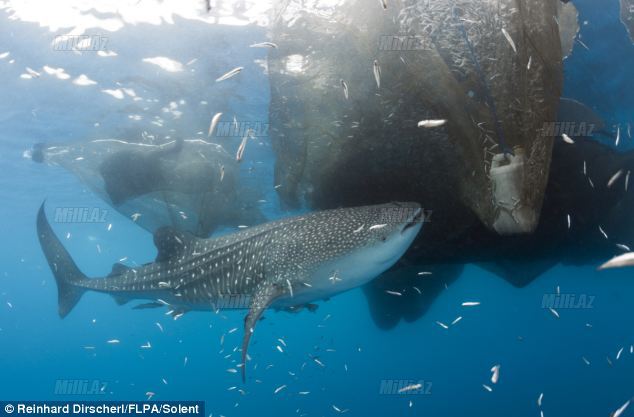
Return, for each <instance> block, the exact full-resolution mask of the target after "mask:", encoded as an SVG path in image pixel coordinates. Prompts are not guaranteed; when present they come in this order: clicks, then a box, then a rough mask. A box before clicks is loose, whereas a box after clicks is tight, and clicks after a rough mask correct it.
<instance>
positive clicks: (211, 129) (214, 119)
mask: <svg viewBox="0 0 634 417" xmlns="http://www.w3.org/2000/svg"><path fill="white" fill-rule="evenodd" d="M220 116H222V113H216V114H214V117H212V118H211V123H209V132H208V133H207V137H211V135H212V134H213V133H214V130H216V126H217V125H218V121H219V120H220Z"/></svg>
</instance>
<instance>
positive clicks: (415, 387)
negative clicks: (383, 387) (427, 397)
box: [398, 384, 423, 394]
mask: <svg viewBox="0 0 634 417" xmlns="http://www.w3.org/2000/svg"><path fill="white" fill-rule="evenodd" d="M422 386H423V385H422V384H411V385H408V386H406V387H403V388H401V389H400V390H398V393H399V394H401V393H403V392H407V391H415V390H417V389H420V388H421V387H422Z"/></svg>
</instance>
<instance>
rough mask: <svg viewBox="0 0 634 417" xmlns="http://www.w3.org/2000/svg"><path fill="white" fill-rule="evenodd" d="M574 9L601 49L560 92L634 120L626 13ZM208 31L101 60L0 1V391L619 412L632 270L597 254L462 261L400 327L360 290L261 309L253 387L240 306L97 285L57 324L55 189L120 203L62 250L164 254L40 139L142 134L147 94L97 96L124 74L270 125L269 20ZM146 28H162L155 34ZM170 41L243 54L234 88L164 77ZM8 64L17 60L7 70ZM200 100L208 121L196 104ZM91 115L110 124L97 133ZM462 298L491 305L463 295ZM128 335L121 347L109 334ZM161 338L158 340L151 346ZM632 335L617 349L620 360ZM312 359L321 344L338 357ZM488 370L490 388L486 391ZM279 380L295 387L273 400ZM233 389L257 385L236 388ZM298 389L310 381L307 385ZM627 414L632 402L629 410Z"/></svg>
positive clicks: (228, 405) (227, 402)
mask: <svg viewBox="0 0 634 417" xmlns="http://www.w3.org/2000/svg"><path fill="white" fill-rule="evenodd" d="M576 4H577V7H578V8H579V10H580V12H581V21H582V22H583V21H584V20H587V21H588V24H587V25H583V26H582V29H581V34H582V39H583V41H584V42H585V43H586V44H587V45H588V46H589V47H590V50H589V51H587V50H585V49H583V48H582V47H581V46H580V45H576V46H575V51H574V53H573V55H572V56H571V57H570V58H569V59H567V60H566V61H565V89H564V90H565V92H564V95H565V96H567V97H573V98H576V99H579V100H581V101H583V102H585V103H588V104H590V105H591V106H592V107H593V108H595V110H597V112H598V113H600V114H601V115H602V116H603V117H604V118H605V119H606V121H607V123H608V125H616V124H621V125H624V124H626V123H628V122H630V123H631V122H632V117H631V116H632V114H634V96H633V94H632V93H634V77H632V74H633V73H634V71H633V70H632V69H633V68H634V46H633V45H632V44H631V42H630V40H629V39H628V38H627V33H626V32H625V30H624V28H623V27H622V25H621V24H620V22H619V21H618V3H617V2H616V1H613V0H610V1H605V2H600V3H599V2H597V1H596V0H594V1H593V0H579V1H576ZM209 30H210V29H209V28H208V27H205V25H202V24H201V23H198V22H195V21H187V20H185V19H176V20H175V22H174V24H171V25H161V26H155V25H154V26H149V25H145V26H144V25H129V26H126V27H125V28H124V29H122V30H120V31H118V32H112V33H109V36H110V42H109V43H110V47H111V48H112V49H113V50H116V51H117V52H118V54H119V56H118V57H117V60H116V61H108V58H100V59H98V60H97V59H96V58H95V57H94V56H90V57H86V56H76V55H73V54H72V53H61V52H56V51H53V50H52V49H51V48H50V41H51V39H52V37H53V36H54V33H53V32H50V31H49V30H48V29H47V28H43V27H40V26H38V25H37V24H34V23H26V22H21V21H19V20H13V19H9V18H8V13H7V12H6V11H2V10H0V53H2V52H5V51H10V52H11V55H10V57H8V58H5V59H3V60H0V77H1V79H2V87H1V88H0V92H1V99H0V124H1V126H2V129H0V168H1V172H0V225H1V226H0V248H1V250H0V400H15V399H32V400H36V399H37V400H62V399H82V400H87V399H100V400H101V399H107V400H118V399H125V400H141V399H145V398H146V392H148V391H150V392H154V393H155V397H154V399H161V400H178V399H180V400H186V399H187V400H204V401H205V402H206V407H207V414H213V415H214V416H217V415H225V416H252V415H280V416H286V415H309V416H329V415H337V414H339V413H338V412H337V411H336V410H335V409H334V408H333V405H335V406H336V407H338V408H339V409H341V410H344V409H348V410H349V411H347V412H346V415H349V416H369V415H372V416H374V415H387V416H391V415H400V416H410V415H411V416H441V415H442V416H457V415H486V416H517V417H520V416H538V415H539V408H538V407H537V398H538V396H539V394H540V393H542V392H543V393H544V399H543V405H542V409H543V411H544V414H545V416H548V417H550V416H602V415H603V416H607V415H609V413H610V412H612V411H614V410H616V409H617V408H618V407H619V406H621V405H622V404H623V403H624V402H625V401H626V400H628V399H629V398H631V397H632V396H633V395H634V355H631V354H630V353H629V347H630V345H631V344H634V334H633V333H632V329H634V306H632V300H633V297H634V282H633V281H632V271H631V270H618V271H607V272H600V273H599V272H596V271H595V266H587V267H582V268H578V267H569V266H557V267H556V268H553V269H552V270H550V271H548V272H547V273H546V274H544V275H543V276H541V277H540V278H539V279H537V280H536V281H534V282H533V283H532V284H530V285H529V286H527V287H526V288H521V289H518V288H514V287H512V286H510V285H509V284H507V283H506V282H505V281H503V280H501V279H499V278H497V277H496V276H494V275H492V274H489V273H487V272H485V271H483V270H481V269H479V268H477V267H475V266H467V267H466V268H465V271H464V273H463V276H462V277H461V278H460V279H459V280H457V281H456V282H455V283H453V284H452V285H450V286H448V288H447V289H446V290H445V291H444V292H442V294H441V295H440V296H439V297H438V298H437V299H436V300H435V302H434V304H433V305H432V306H431V308H430V309H429V311H428V312H427V314H426V315H425V316H424V317H423V318H421V319H420V320H418V321H416V322H414V323H401V324H400V325H399V326H398V327H397V328H396V329H394V330H392V331H389V332H384V331H381V330H379V329H377V328H376V327H375V326H374V324H373V322H372V320H371V318H370V316H369V312H368V308H367V302H366V301H365V298H364V297H363V295H362V292H361V291H360V290H353V291H350V292H348V293H345V294H342V295H340V296H337V297H334V298H333V299H331V300H330V301H328V302H322V303H320V305H319V308H318V310H317V311H316V312H314V313H309V312H300V313H296V314H290V313H283V312H279V313H274V312H267V314H266V319H265V320H264V321H262V322H261V323H260V324H259V325H258V328H257V330H256V333H255V335H254V337H253V339H252V345H251V347H250V355H251V357H252V361H251V362H250V363H249V367H248V372H247V376H248V381H247V383H246V384H242V382H241V381H240V376H239V373H238V374H232V373H228V372H227V369H228V368H234V367H235V365H236V364H237V363H239V360H240V359H239V357H240V353H239V352H234V348H235V347H236V346H239V345H240V342H241V337H242V324H243V313H242V312H237V311H227V312H221V313H220V314H214V313H202V312H193V313H188V314H186V315H185V316H184V317H182V318H181V319H180V320H178V321H174V320H172V319H171V318H169V317H168V316H165V315H164V312H163V311H162V310H141V311H137V310H132V309H131V308H130V307H129V306H123V307H119V306H117V305H116V304H115V303H114V301H113V300H112V299H111V298H110V297H108V296H105V295H100V294H94V293H88V294H86V295H85V296H84V297H83V298H82V300H81V301H80V303H79V304H78V306H77V307H76V308H75V309H74V310H73V312H72V313H71V314H70V315H69V316H68V317H67V318H66V319H64V320H61V319H60V318H59V317H58V315H57V292H56V288H55V283H54V280H53V277H52V274H51V272H50V270H49V267H48V265H47V263H46V261H45V259H44V256H43V254H42V252H41V250H40V247H39V244H38V241H37V236H36V233H35V215H36V212H37V209H38V207H39V205H40V204H41V203H42V201H43V200H45V199H46V200H47V206H48V207H49V208H52V207H65V206H80V207H83V206H85V207H100V208H103V209H105V210H108V214H107V224H112V229H111V230H110V231H108V230H107V224H103V223H96V224H55V225H54V228H55V231H56V233H57V234H58V236H60V237H62V238H63V237H64V236H66V235H67V233H70V238H68V239H63V241H64V244H65V246H66V247H67V248H68V250H69V252H70V253H71V254H72V255H73V258H74V259H76V261H77V263H78V266H79V267H80V269H81V270H82V271H84V272H85V273H86V274H87V275H89V276H102V275H105V274H107V273H108V272H109V271H110V268H111V265H112V264H113V263H114V262H116V261H117V260H119V259H121V258H124V257H127V261H126V263H128V264H130V265H134V264H141V263H144V262H148V261H151V260H152V259H153V258H154V256H155V249H154V247H153V244H152V237H151V235H150V234H149V233H147V232H145V231H143V230H141V229H140V228H137V227H136V226H135V225H134V224H132V223H131V222H130V221H129V220H127V219H125V218H124V217H122V216H120V215H119V214H118V213H116V212H115V211H113V210H111V209H110V208H109V207H108V206H107V205H105V204H104V203H103V202H102V201H101V200H99V199H98V198H97V197H95V196H94V195H92V194H91V193H90V192H89V191H87V190H86V188H85V187H84V186H83V185H82V184H81V183H80V182H79V181H78V180H77V179H76V178H75V177H73V176H72V175H71V174H69V173H67V172H66V171H64V170H62V169H61V168H50V167H45V166H42V165H38V164H34V163H32V162H31V161H29V160H27V159H24V158H23V157H22V152H23V151H24V150H25V149H27V148H29V147H30V146H31V145H32V144H33V143H35V142H42V141H46V142H55V141H59V142H68V141H70V140H82V139H86V138H95V137H117V136H121V135H124V134H129V133H130V132H131V131H132V130H133V129H130V130H126V129H124V128H122V126H128V127H129V126H131V123H130V121H129V120H128V119H127V114H129V112H130V109H129V108H127V107H126V106H129V105H133V104H134V103H132V102H130V101H129V100H127V99H126V100H124V101H125V103H121V102H120V101H118V100H117V99H115V98H112V97H109V96H107V95H104V94H103V93H101V92H100V89H102V88H115V87H116V85H115V84H114V80H117V79H118V78H119V77H122V76H123V75H125V76H143V77H146V78H148V79H150V78H151V77H155V80H161V82H165V83H166V84H165V88H164V89H156V90H153V91H152V92H151V93H148V95H151V96H152V97H155V98H160V100H161V105H164V103H165V102H166V101H170V100H179V99H181V98H183V99H186V101H187V103H186V104H184V105H181V106H180V107H181V109H182V110H183V113H184V115H183V116H182V118H180V119H175V120H169V121H167V122H166V125H168V126H169V127H170V128H174V129H175V133H174V134H175V135H176V134H182V135H186V136H195V135H196V134H197V132H198V131H201V130H202V131H205V130H206V127H207V126H206V124H207V123H208V121H209V116H210V115H211V114H213V113H214V112H215V110H214V109H215V108H218V107H221V106H222V107H223V108H231V109H233V111H234V112H235V113H236V114H237V115H238V118H239V119H243V120H266V117H267V113H268V109H267V102H268V87H267V80H266V75H265V74H264V72H263V71H262V69H261V68H260V67H258V66H257V65H255V64H253V61H254V59H258V58H260V59H264V57H265V53H266V52H265V51H263V50H258V49H249V48H246V47H244V45H249V44H250V43H254V42H258V41H262V40H263V39H264V33H263V31H262V30H261V29H254V28H244V27H243V28H232V29H226V30H227V31H228V33H226V34H223V35H222V39H221V40H220V41H218V40H217V39H218V38H214V39H215V40H216V42H215V43H214V42H210V41H209V37H210V35H209ZM223 30H225V29H223ZM60 33H61V32H60ZM99 33H103V31H102V32H99ZM148 33H151V34H152V41H151V42H149V41H148V40H147V38H146V37H144V36H146V35H147V34H148ZM216 35H217V34H216ZM179 36H180V37H181V38H180V39H182V36H186V37H187V38H186V39H187V47H183V46H182V44H180V43H179V42H176V41H175V40H174V39H179ZM214 36H215V35H214ZM217 36H220V35H217ZM212 37H213V36H212ZM203 52H205V53H203ZM207 52H209V53H207ZM211 52H213V54H212V53H211ZM157 55H166V56H170V57H173V58H174V59H177V60H179V61H181V62H188V61H189V60H191V59H193V58H196V57H197V58H199V61H198V62H197V63H196V65H197V66H196V68H197V69H198V70H199V71H210V72H211V74H212V78H215V77H217V76H219V75H221V74H222V73H224V72H225V71H227V70H229V69H231V68H233V67H234V66H235V65H234V64H236V59H235V57H237V56H239V57H240V59H239V60H238V61H240V63H242V62H244V63H247V64H248V66H245V73H244V74H243V75H244V76H243V77H241V80H243V81H241V82H240V83H238V84H237V88H236V89H235V90H233V91H231V94H228V93H227V91H224V90H222V88H228V87H223V86H220V87H218V86H216V85H213V83H204V82H203V78H204V79H209V77H208V76H207V77H201V78H200V80H199V81H197V82H191V81H185V80H183V79H178V76H174V77H172V78H169V81H162V80H163V78H161V77H162V76H163V75H164V73H163V72H160V73H159V71H161V70H159V69H156V68H151V67H149V66H143V65H140V64H139V62H138V61H139V59H140V58H141V57H146V56H157ZM9 59H15V60H16V62H15V63H13V64H9V63H8V60H9ZM43 65H49V66H51V67H55V68H57V67H63V68H65V70H66V72H68V73H69V74H71V75H72V76H73V78H74V77H76V76H77V75H79V74H81V73H86V74H87V75H89V76H90V77H91V78H92V79H94V80H96V81H98V82H99V83H100V84H99V87H98V88H92V87H81V88H80V87H76V86H73V85H71V84H70V83H69V81H67V80H57V79H54V78H53V77H51V76H49V75H44V74H43V75H42V76H41V77H40V78H37V79H31V80H25V79H20V78H19V75H20V74H21V73H24V72H25V71H24V68H25V67H26V66H29V67H31V68H34V69H40V68H41V67H42V66H43ZM236 65H237V64H236ZM234 86H235V84H234ZM219 88H220V89H221V90H219ZM138 93H140V94H142V93H141V92H140V91H139V92H138ZM152 94H153V95H152ZM226 97H232V98H226ZM201 100H208V101H209V106H208V108H201V106H200V104H199V102H200V101H201ZM150 105H152V104H150ZM201 113H204V117H198V116H200V114H201ZM166 120H167V118H166ZM95 122H99V123H100V126H99V127H98V128H96V127H95V126H94V123H95ZM136 133H137V134H138V133H139V132H136ZM238 143H239V139H238V138H236V139H231V140H230V141H229V142H228V143H227V148H228V150H229V151H230V152H233V151H234V150H235V148H236V147H237V145H238ZM628 145H629V144H627V143H625V144H624V147H627V146H628ZM248 152H250V155H249V158H250V160H251V161H259V162H261V163H260V164H257V163H256V162H249V163H248V164H247V166H246V167H245V169H247V168H248V167H249V166H251V167H256V169H261V179H262V181H263V184H272V161H273V159H272V158H273V153H272V151H271V149H270V147H269V145H268V144H267V143H265V141H263V143H262V145H261V146H257V147H253V148H251V149H249V150H248ZM249 164H251V165H249ZM266 193H267V197H266V198H267V200H268V201H271V202H272V203H270V204H269V205H267V206H266V212H267V215H269V216H270V217H279V216H281V215H285V213H282V212H281V211H280V209H279V206H278V203H277V202H276V200H275V196H274V193H273V192H272V190H268V189H267V191H266ZM423 233H424V230H423ZM623 243H627V244H632V243H634V242H623ZM97 245H99V247H100V248H101V252H99V251H98V250H97ZM557 286H560V288H561V291H562V293H574V294H587V295H591V296H593V297H594V302H593V305H592V308H587V309H561V310H559V313H560V315H561V317H560V318H559V319H556V318H555V317H553V315H552V314H551V313H550V312H549V311H548V310H547V309H543V308H542V297H543V295H544V294H548V293H553V292H554V291H555V288H556V287H557ZM465 300H478V301H480V302H481V303H482V304H481V305H480V306H478V307H472V308H470V309H465V308H463V307H461V303H462V302H463V301H465ZM9 303H10V305H11V306H12V307H10V305H9ZM457 316H463V319H462V320H461V321H460V322H459V323H457V324H456V325H455V326H452V327H450V328H449V329H447V330H445V329H443V328H441V327H440V326H438V325H437V324H436V323H435V322H436V321H441V322H444V323H449V322H451V321H453V320H454V319H455V318H456V317H457ZM157 322H158V323H160V324H161V325H162V327H163V329H164V332H161V330H160V329H159V327H158V326H157V325H156V323H157ZM587 324H591V326H592V327H589V326H587ZM236 327H237V328H238V330H237V331H235V332H233V333H229V331H230V330H231V329H234V328H236ZM223 335H225V336H224V345H223V346H221V337H222V336H223ZM115 338H116V339H119V340H120V341H121V343H120V344H118V345H111V344H108V343H106V341H107V340H110V339H115ZM278 338H283V340H284V341H285V343H286V344H287V347H285V348H284V352H283V353H281V352H279V351H278V350H277V349H276V346H277V345H280V342H279V341H278V340H277V339H278ZM148 341H149V342H150V343H151V345H152V348H151V349H141V348H140V346H141V345H143V344H145V343H146V342H148ZM85 346H94V347H95V349H94V350H87V349H85ZM621 347H624V348H625V349H624V353H623V354H622V356H621V358H620V359H619V360H616V357H615V356H616V353H617V351H618V350H619V349H620V348H621ZM226 355H230V356H229V357H228V358H225V356H226ZM309 355H312V356H318V357H319V360H320V361H321V362H323V364H324V365H325V367H321V366H319V365H318V364H317V363H316V362H315V361H313V360H312V359H311V357H310V356H309ZM582 356H583V357H585V358H587V359H588V360H589V361H590V365H586V364H585V363H584V362H583V360H582ZM606 357H609V358H610V360H611V361H612V363H613V365H612V366H610V365H609V364H608V362H607V360H606ZM185 358H187V363H186V364H185ZM256 363H257V368H256V369H254V367H255V364H256ZM495 364H500V365H501V370H500V380H499V382H498V383H497V384H495V385H493V384H492V383H491V382H490V377H491V372H490V368H491V367H492V366H493V365H495ZM60 379H85V380H99V381H104V382H106V383H107V389H106V390H105V393H104V394H102V395H95V396H81V397H80V396H69V395H66V396H64V395H56V394H55V383H56V381H57V380H60ZM163 379H164V380H165V382H166V383H165V382H163ZM390 379H395V380H424V381H426V382H428V383H431V389H430V391H429V392H428V393H427V394H425V395H385V394H381V393H380V386H381V381H383V380H390ZM482 384H488V385H492V386H493V391H492V392H488V391H486V390H485V389H484V388H483V387H482ZM281 385H287V388H286V389H284V390H282V391H280V392H279V393H278V394H274V390H275V389H276V388H278V387H280V386H281ZM232 386H237V387H238V388H240V389H243V390H244V391H245V394H244V395H243V394H241V393H240V392H239V391H238V390H237V389H236V390H232V391H228V388H229V387H232ZM300 391H309V392H310V394H308V395H298V392H300ZM410 401H411V402H412V404H411V406H410ZM623 415H624V416H628V415H634V410H632V409H628V410H627V411H626V412H625V413H624V414H623Z"/></svg>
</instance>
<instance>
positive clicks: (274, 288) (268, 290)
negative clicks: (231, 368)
mask: <svg viewBox="0 0 634 417" xmlns="http://www.w3.org/2000/svg"><path fill="white" fill-rule="evenodd" d="M283 293H284V289H283V288H282V287H280V286H278V285H271V284H266V283H265V284H264V285H261V286H259V287H258V289H257V290H256V291H255V294H253V296H252V297H251V305H250V306H249V312H248V313H247V315H246V316H245V318H244V336H243V338H242V382H244V381H245V380H246V366H247V363H246V362H247V349H248V348H249V340H250V339H251V335H252V334H253V330H254V329H255V325H256V323H257V322H258V319H259V318H260V317H261V316H262V313H264V310H266V309H267V308H268V307H269V306H270V305H271V303H272V302H273V300H275V299H276V298H277V297H279V296H280V295H281V294H283Z"/></svg>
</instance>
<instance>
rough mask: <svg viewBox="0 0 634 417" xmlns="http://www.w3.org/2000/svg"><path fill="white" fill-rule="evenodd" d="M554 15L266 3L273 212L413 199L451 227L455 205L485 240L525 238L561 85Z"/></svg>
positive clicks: (537, 5)
mask: <svg viewBox="0 0 634 417" xmlns="http://www.w3.org/2000/svg"><path fill="white" fill-rule="evenodd" d="M557 3H558V2H556V1H554V0H551V1H536V0H524V1H520V2H517V1H510V0H505V1H487V0H479V1H473V0H469V1H467V0H456V1H448V0H444V1H443V0H440V1H439V0H435V1H420V0H407V1H402V2H397V3H395V2H386V3H385V4H386V7H382V4H381V2H376V3H373V4H371V5H368V4H366V3H365V2H361V1H346V2H339V3H333V2H326V1H322V2H308V3H307V2H299V1H297V2H295V1H290V2H284V3H282V4H280V5H279V6H278V8H277V9H276V11H275V16H274V25H273V28H272V31H271V36H272V40H273V41H274V42H275V43H276V44H277V45H278V48H276V49H275V50H272V51H271V53H270V56H269V73H270V80H271V105H270V122H271V129H270V131H271V137H272V141H273V146H274V149H275V151H276V154H277V164H276V184H281V185H282V186H281V187H280V188H279V189H278V193H279V194H280V196H281V198H282V200H283V201H284V202H285V203H286V204H288V205H291V206H297V205H301V204H304V203H306V204H308V205H309V206H312V207H331V206H337V205H341V204H355V203H359V202H363V203H368V202H381V201H386V200H388V201H389V200H402V199H413V200H416V201H420V202H421V203H422V204H423V205H425V207H429V208H433V209H436V210H438V211H439V212H440V211H442V212H443V214H446V215H447V216H449V217H451V215H452V213H453V214H455V215H456V216H457V217H458V218H460V219H461V218H462V217H463V216H464V210H461V209H459V208H457V207H456V206H457V205H462V206H464V207H466V208H467V209H468V210H469V211H471V212H473V213H475V214H476V215H477V217H478V218H479V219H480V220H481V221H482V222H483V223H485V224H486V225H487V226H488V227H490V228H492V229H494V230H496V231H498V232H499V233H503V234H506V233H517V232H528V231H531V230H532V229H533V228H534V227H535V225H536V222H537V218H538V214H539V210H540V208H541V204H542V198H543V192H544V189H545V186H546V180H547V178H548V168H549V164H550V153H551V149H552V141H553V138H552V137H549V136H546V135H541V134H540V132H541V130H542V127H543V125H544V123H546V122H554V121H555V120H556V116H557V105H558V101H559V96H560V91H561V87H562V59H563V54H562V49H561V45H560V39H559V29H558V23H557V19H556V18H554V17H556V16H557V13H558V7H557ZM529 62H530V63H529ZM421 120H446V121H447V122H446V124H444V125H441V126H439V127H435V128H427V129H426V128H419V127H417V123H418V122H419V121H421ZM494 158H496V159H495V162H494ZM509 173H510V175H509ZM496 188H497V189H498V191H497V192H496ZM500 190H503V191H504V192H503V193H501V192H500ZM502 194H503V195H502ZM436 219H438V218H436ZM452 221H453V220H452Z"/></svg>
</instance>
